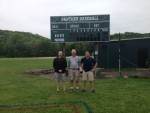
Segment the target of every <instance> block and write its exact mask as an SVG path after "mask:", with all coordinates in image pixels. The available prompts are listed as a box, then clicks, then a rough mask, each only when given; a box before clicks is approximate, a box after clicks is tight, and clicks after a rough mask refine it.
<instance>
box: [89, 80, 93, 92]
mask: <svg viewBox="0 0 150 113" xmlns="http://www.w3.org/2000/svg"><path fill="white" fill-rule="evenodd" d="M90 88H91V91H93V81H90Z"/></svg>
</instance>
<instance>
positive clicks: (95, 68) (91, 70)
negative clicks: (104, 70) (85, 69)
mask: <svg viewBox="0 0 150 113" xmlns="http://www.w3.org/2000/svg"><path fill="white" fill-rule="evenodd" d="M96 67H97V63H95V65H94V67H93V69H92V70H91V71H92V72H93V71H95V69H96Z"/></svg>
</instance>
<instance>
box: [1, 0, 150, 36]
mask: <svg viewBox="0 0 150 113" xmlns="http://www.w3.org/2000/svg"><path fill="white" fill-rule="evenodd" d="M95 14H110V26H111V28H110V32H111V34H113V33H118V32H126V31H128V32H140V33H148V32H150V0H0V29H3V30H13V31H24V32H31V33H34V34H39V35H42V36H45V37H47V38H49V37H50V16H61V15H62V16H64V15H95Z"/></svg>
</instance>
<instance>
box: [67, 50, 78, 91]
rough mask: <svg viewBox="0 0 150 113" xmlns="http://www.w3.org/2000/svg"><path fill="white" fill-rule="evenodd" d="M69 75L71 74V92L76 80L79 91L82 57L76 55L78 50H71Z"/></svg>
mask: <svg viewBox="0 0 150 113" xmlns="http://www.w3.org/2000/svg"><path fill="white" fill-rule="evenodd" d="M68 66H69V75H70V93H73V82H74V81H75V82H76V92H77V93H78V92H79V75H80V72H79V68H80V57H78V56H76V50H75V49H73V50H72V51H71V56H70V57H69V61H68Z"/></svg>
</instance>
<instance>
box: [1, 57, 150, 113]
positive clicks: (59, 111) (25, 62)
mask: <svg viewBox="0 0 150 113" xmlns="http://www.w3.org/2000/svg"><path fill="white" fill-rule="evenodd" d="M49 68H52V59H51V58H1V59H0V113H73V111H74V108H73V107H66V106H67V105H68V104H69V103H70V104H69V105H72V104H71V103H74V104H73V105H76V107H77V109H78V112H79V113H88V111H89V109H87V108H86V107H87V106H85V105H83V104H82V103H86V105H88V106H89V107H90V110H91V111H92V112H93V113H150V79H141V78H137V79H135V78H128V79H119V78H118V79H115V80H95V84H94V86H95V90H96V93H95V94H92V93H91V92H90V91H87V92H86V93H79V94H76V93H74V94H69V93H67V94H66V95H65V94H63V93H60V94H59V95H56V93H55V81H53V80H49V79H46V78H42V77H40V76H26V75H24V74H23V72H24V71H26V70H31V69H49ZM81 83H82V82H81V81H80V85H81V87H82V84H81ZM67 88H68V89H69V82H68V81H67ZM48 103H50V104H48ZM52 103H53V104H52ZM59 103H63V105H62V104H61V105H59ZM65 103H66V104H65ZM25 105H27V106H25ZM35 105H38V107H41V106H43V107H41V108H40V109H36V108H35V109H34V107H37V106H35ZM48 106H50V107H49V108H48ZM56 106H58V107H56ZM62 106H64V107H62ZM17 107H22V108H24V109H25V108H26V107H27V108H28V109H27V110H15V109H16V108H17ZM45 107H47V109H46V108H45ZM10 108H11V109H10ZM12 108H14V110H13V109H12ZM29 108H31V109H29ZM2 109H10V111H9V110H6V111H5V110H3V111H2Z"/></svg>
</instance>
